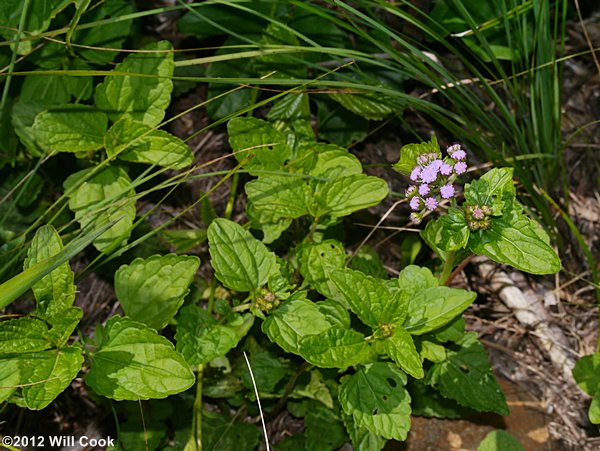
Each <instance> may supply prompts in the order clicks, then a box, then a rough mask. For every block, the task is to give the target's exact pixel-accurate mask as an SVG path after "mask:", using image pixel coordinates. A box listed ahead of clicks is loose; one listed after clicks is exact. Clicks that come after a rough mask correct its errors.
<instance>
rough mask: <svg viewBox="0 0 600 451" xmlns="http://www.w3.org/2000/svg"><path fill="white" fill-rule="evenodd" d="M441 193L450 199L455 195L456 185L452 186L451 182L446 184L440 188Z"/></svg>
mask: <svg viewBox="0 0 600 451" xmlns="http://www.w3.org/2000/svg"><path fill="white" fill-rule="evenodd" d="M440 194H441V195H442V198H443V199H450V198H451V197H452V196H454V186H452V185H451V184H450V183H447V184H445V185H444V186H442V187H441V188H440Z"/></svg>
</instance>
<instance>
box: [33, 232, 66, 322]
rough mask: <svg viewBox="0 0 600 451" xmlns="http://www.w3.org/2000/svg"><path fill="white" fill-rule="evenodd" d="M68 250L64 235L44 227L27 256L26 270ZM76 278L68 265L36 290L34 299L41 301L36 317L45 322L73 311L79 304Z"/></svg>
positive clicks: (45, 279)
mask: <svg viewBox="0 0 600 451" xmlns="http://www.w3.org/2000/svg"><path fill="white" fill-rule="evenodd" d="M63 249H64V247H63V243H62V240H61V239H60V235H59V234H58V232H57V231H56V230H55V229H54V227H52V226H51V225H44V226H42V227H40V228H39V229H38V230H37V231H36V233H35V236H34V237H33V239H32V240H31V246H30V248H29V250H28V252H27V258H26V259H25V263H24V265H23V269H28V268H30V267H31V266H33V265H35V264H36V263H40V262H42V261H44V260H46V259H48V258H50V257H53V256H55V255H57V254H59V253H60V252H61V251H62V250H63ZM74 280H75V275H74V274H73V271H71V267H70V266H69V262H64V263H63V264H62V265H60V266H59V267H58V268H56V269H55V270H54V271H52V272H51V273H50V274H48V275H47V276H45V277H43V278H42V280H40V281H39V282H37V283H36V284H35V285H34V286H33V287H32V289H33V295H34V296H35V300H36V301H37V309H36V311H35V314H36V315H37V316H40V317H42V318H45V319H49V318H52V317H53V316H55V315H56V314H58V313H60V312H61V311H63V310H65V309H67V308H69V307H71V305H73V301H75V284H74Z"/></svg>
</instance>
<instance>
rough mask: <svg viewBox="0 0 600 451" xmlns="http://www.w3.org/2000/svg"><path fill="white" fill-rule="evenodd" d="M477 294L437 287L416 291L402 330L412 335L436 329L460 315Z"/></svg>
mask: <svg viewBox="0 0 600 451" xmlns="http://www.w3.org/2000/svg"><path fill="white" fill-rule="evenodd" d="M476 297H477V293H473V292H470V291H465V290H461V289H457V288H448V287H437V288H426V289H424V290H420V291H418V292H417V293H416V294H415V295H414V297H413V298H412V299H411V301H410V302H409V304H408V315H407V318H406V323H405V324H404V328H405V329H406V330H408V331H409V332H410V333H411V334H412V335H422V334H424V333H426V332H430V331H432V330H435V329H438V328H440V327H442V326H443V325H445V324H447V323H449V322H450V321H451V320H453V319H454V318H456V317H457V316H458V315H460V314H461V313H462V312H463V311H465V310H466V308H467V307H468V306H469V305H471V303H472V302H473V301H474V300H475V298H476Z"/></svg>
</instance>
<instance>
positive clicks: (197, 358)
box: [175, 305, 254, 365]
mask: <svg viewBox="0 0 600 451" xmlns="http://www.w3.org/2000/svg"><path fill="white" fill-rule="evenodd" d="M253 323H254V316H252V315H247V316H242V315H239V314H235V315H234V316H233V318H231V319H229V320H228V321H227V323H225V324H221V323H219V322H218V321H217V320H216V319H214V318H213V317H212V316H211V315H210V314H209V313H208V312H207V311H206V310H204V309H202V308H200V307H198V306H197V305H187V306H185V307H183V308H182V309H181V312H180V313H179V316H178V317H177V333H176V334H175V341H176V342H177V350H178V351H179V352H181V354H182V355H183V356H184V357H185V359H186V361H187V362H188V363H189V364H190V365H201V364H205V363H209V362H211V361H212V360H214V359H216V358H217V357H221V356H224V355H225V354H227V353H228V352H229V351H230V350H231V349H233V348H235V347H236V346H237V344H238V343H239V341H240V340H241V339H242V338H243V337H244V336H245V335H246V333H247V332H248V330H250V327H251V326H252V324H253Z"/></svg>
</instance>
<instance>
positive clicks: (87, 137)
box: [33, 105, 108, 152]
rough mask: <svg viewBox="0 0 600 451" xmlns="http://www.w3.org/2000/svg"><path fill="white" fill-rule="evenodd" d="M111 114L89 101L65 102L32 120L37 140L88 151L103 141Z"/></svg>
mask: <svg viewBox="0 0 600 451" xmlns="http://www.w3.org/2000/svg"><path fill="white" fill-rule="evenodd" d="M107 125H108V118H107V117H106V114H104V113H103V112H102V111H97V110H95V109H93V108H92V107H89V106H86V105H62V106H60V107H55V108H53V109H52V110H50V111H45V112H42V113H40V114H38V115H37V116H36V118H35V121H34V123H33V133H34V135H35V138H36V141H37V143H38V144H39V145H40V146H42V147H43V148H45V149H50V150H56V151H58V152H89V151H93V150H98V149H100V148H101V147H102V146H103V145H104V134H105V133H106V127H107Z"/></svg>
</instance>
